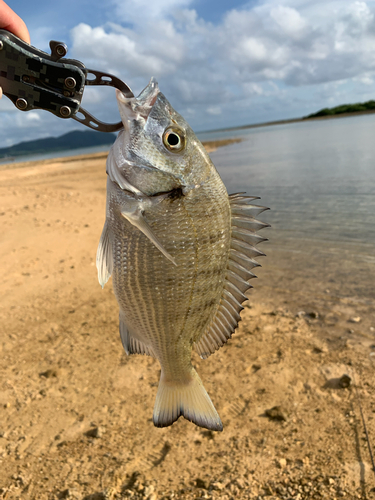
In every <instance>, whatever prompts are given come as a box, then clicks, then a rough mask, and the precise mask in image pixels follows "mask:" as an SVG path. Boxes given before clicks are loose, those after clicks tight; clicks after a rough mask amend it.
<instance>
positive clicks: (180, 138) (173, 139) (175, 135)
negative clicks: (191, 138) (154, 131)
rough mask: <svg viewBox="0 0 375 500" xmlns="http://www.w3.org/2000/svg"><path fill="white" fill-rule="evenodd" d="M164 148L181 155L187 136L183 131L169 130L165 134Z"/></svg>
mask: <svg viewBox="0 0 375 500" xmlns="http://www.w3.org/2000/svg"><path fill="white" fill-rule="evenodd" d="M163 142H164V146H165V147H166V148H167V149H168V151H171V152H172V153H179V152H180V151H182V150H183V149H184V147H185V136H184V133H183V131H182V130H179V129H176V128H167V130H166V131H165V132H164V134H163Z"/></svg>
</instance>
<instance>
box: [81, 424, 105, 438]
mask: <svg viewBox="0 0 375 500" xmlns="http://www.w3.org/2000/svg"><path fill="white" fill-rule="evenodd" d="M105 431H106V430H105V428H104V427H93V428H92V429H89V430H88V431H87V432H85V436H87V437H92V438H97V439H99V438H101V437H103V434H104V433H105Z"/></svg>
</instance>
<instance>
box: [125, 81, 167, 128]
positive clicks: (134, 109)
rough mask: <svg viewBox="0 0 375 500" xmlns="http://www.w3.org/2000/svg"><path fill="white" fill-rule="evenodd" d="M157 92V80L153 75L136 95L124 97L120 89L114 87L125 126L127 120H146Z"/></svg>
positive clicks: (127, 122)
mask: <svg viewBox="0 0 375 500" xmlns="http://www.w3.org/2000/svg"><path fill="white" fill-rule="evenodd" d="M159 93H160V90H159V86H158V82H157V81H156V80H155V78H154V77H152V78H151V80H150V82H149V83H148V85H147V86H146V87H145V88H144V89H143V90H142V92H141V93H140V94H139V96H138V97H126V96H125V95H124V94H123V93H122V92H121V91H120V90H118V89H116V97H117V104H118V107H119V110H120V115H121V118H122V122H123V124H124V126H125V128H128V124H129V121H133V120H136V121H139V120H144V121H145V122H146V121H147V119H148V117H149V115H150V112H151V110H152V108H153V106H154V104H155V102H156V101H157V98H158V95H159Z"/></svg>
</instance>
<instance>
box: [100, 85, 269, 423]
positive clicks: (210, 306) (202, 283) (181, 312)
mask: <svg viewBox="0 0 375 500" xmlns="http://www.w3.org/2000/svg"><path fill="white" fill-rule="evenodd" d="M117 101H118V105H119V110H120V114H121V118H122V121H123V124H124V130H122V131H121V132H120V133H119V135H118V137H117V139H116V141H115V143H114V145H113V146H112V148H111V150H110V152H109V155H108V159H107V174H108V180H107V208H106V222H105V225H104V229H103V233H102V236H101V239H100V243H99V247H98V252H97V260H96V263H97V268H98V278H99V283H100V284H101V285H102V286H104V284H105V283H106V282H107V281H108V279H109V277H110V276H111V275H112V278H113V288H114V292H115V295H116V298H117V302H118V304H119V309H120V336H121V340H122V344H123V346H124V349H125V351H126V353H127V354H136V353H138V354H147V355H149V356H153V357H155V358H156V359H158V361H159V363H160V366H161V377H160V382H159V388H158V392H157V396H156V402H155V407H154V414H153V421H154V424H155V426H157V427H166V426H168V425H171V424H172V423H173V422H174V421H176V420H177V419H178V418H179V417H180V415H183V416H184V417H185V418H186V419H188V420H190V421H192V422H194V423H195V424H197V425H199V426H201V427H206V428H207V429H212V430H217V431H221V430H222V429H223V426H222V423H221V420H220V417H219V415H218V413H217V411H216V410H215V408H214V406H213V404H212V402H211V399H210V397H209V395H208V394H207V392H206V390H205V388H204V387H203V384H202V382H201V379H200V378H199V376H198V374H197V372H196V371H195V369H194V368H193V366H192V362H191V351H192V349H195V350H196V351H197V352H198V354H199V355H200V356H201V357H202V358H207V357H208V356H209V355H210V354H212V353H214V352H215V351H216V350H217V349H219V347H221V346H222V345H224V344H225V343H226V342H227V340H228V339H229V338H230V337H231V335H232V333H233V332H234V331H235V329H236V327H237V325H238V321H239V320H240V311H241V310H242V309H243V307H242V306H241V304H242V302H244V301H245V300H247V297H246V296H245V292H246V291H247V290H248V289H249V288H251V285H250V284H249V283H248V281H249V280H250V279H251V278H253V277H254V276H255V275H254V274H253V273H252V272H251V269H252V268H253V267H255V266H257V265H259V264H258V263H257V262H256V261H255V260H254V257H257V256H259V255H264V254H263V253H262V252H260V251H259V250H257V249H256V248H255V246H256V245H257V244H258V243H259V242H261V241H264V238H261V237H260V236H258V235H257V234H256V233H255V231H257V230H258V229H261V228H262V227H265V226H267V225H268V224H264V223H262V222H259V221H257V220H256V219H255V218H254V217H256V216H257V215H258V214H259V213H261V212H263V210H266V209H265V208H264V207H259V206H255V205H252V204H251V203H250V202H251V201H252V200H253V199H255V197H246V196H243V193H239V194H235V195H231V196H228V193H227V190H226V188H225V186H224V184H223V182H222V181H221V179H220V176H219V174H218V173H217V171H216V169H215V167H214V165H213V164H212V162H211V160H210V158H209V156H208V154H207V152H206V150H205V149H204V147H203V146H202V144H201V143H200V142H199V140H198V139H197V137H196V136H195V134H194V132H193V131H192V129H191V128H190V127H189V125H188V124H187V122H186V121H185V120H184V119H183V118H182V117H181V116H180V115H179V114H178V113H177V112H176V111H175V110H174V109H173V108H172V106H171V105H170V104H169V102H168V101H167V99H166V98H165V97H164V95H163V94H162V93H161V92H160V91H159V88H158V84H157V82H156V81H155V80H153V79H151V81H150V83H149V85H148V86H147V87H146V88H145V89H144V90H143V91H142V92H141V94H140V95H139V96H138V98H134V97H133V98H126V97H125V96H124V95H123V94H121V92H119V91H117Z"/></svg>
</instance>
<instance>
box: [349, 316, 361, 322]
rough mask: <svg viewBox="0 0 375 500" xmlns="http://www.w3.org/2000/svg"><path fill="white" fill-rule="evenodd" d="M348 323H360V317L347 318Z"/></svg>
mask: <svg viewBox="0 0 375 500" xmlns="http://www.w3.org/2000/svg"><path fill="white" fill-rule="evenodd" d="M348 321H349V323H360V321H361V317H360V316H353V318H349V320H348Z"/></svg>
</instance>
